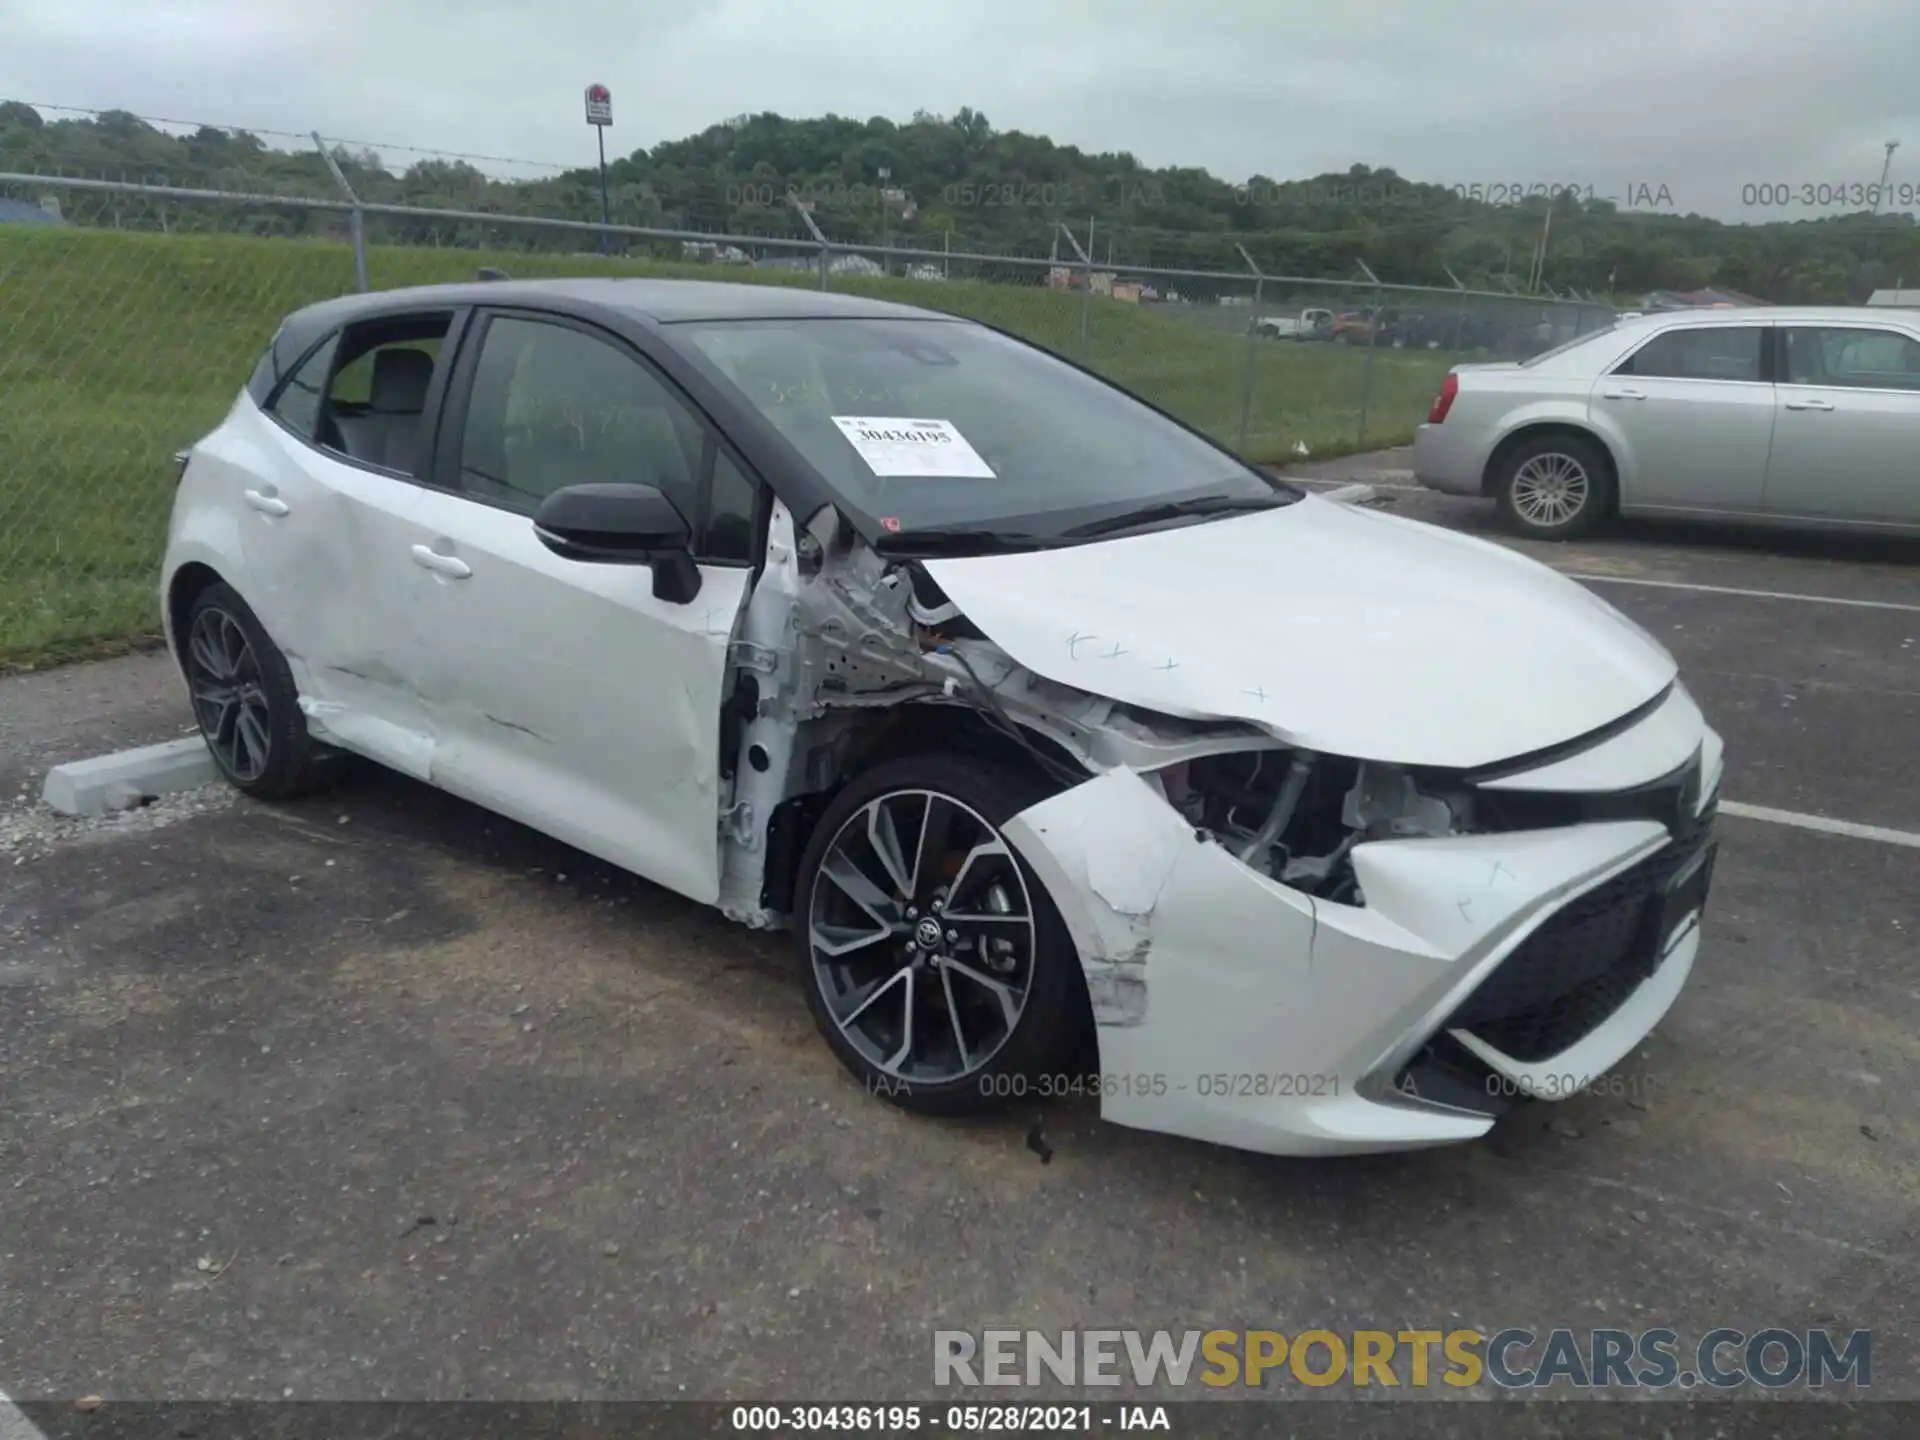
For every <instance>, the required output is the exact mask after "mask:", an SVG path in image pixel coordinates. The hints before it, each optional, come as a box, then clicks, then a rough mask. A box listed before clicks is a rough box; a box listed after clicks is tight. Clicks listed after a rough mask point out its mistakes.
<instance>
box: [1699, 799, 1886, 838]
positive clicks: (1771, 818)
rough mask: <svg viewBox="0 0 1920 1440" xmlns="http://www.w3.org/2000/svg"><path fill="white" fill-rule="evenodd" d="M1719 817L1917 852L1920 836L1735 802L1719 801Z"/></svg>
mask: <svg viewBox="0 0 1920 1440" xmlns="http://www.w3.org/2000/svg"><path fill="white" fill-rule="evenodd" d="M1720 813H1721V814H1722V815H1737V816H1739V817H1740V818H1741V819H1742V820H1764V821H1766V822H1767V823H1768V824H1770V825H1791V826H1793V827H1794V828H1795V829H1797V830H1819V831H1822V832H1823V833H1825V834H1828V835H1846V836H1849V837H1851V838H1852V839H1855V840H1877V841H1879V842H1880V843H1881V844H1882V845H1904V846H1906V847H1907V848H1908V849H1910V850H1920V834H1915V833H1914V832H1913V831H1911V830H1889V829H1888V828H1887V827H1886V826H1884V825H1861V824H1857V823H1856V822H1854V821H1852V820H1829V819H1828V818H1827V817H1826V816H1824V815H1802V814H1801V813H1800V812H1799V811H1797V810H1775V809H1774V808H1773V807H1772V806H1771V805H1743V804H1741V803H1740V802H1739V801H1738V800H1722V801H1721V802H1720Z"/></svg>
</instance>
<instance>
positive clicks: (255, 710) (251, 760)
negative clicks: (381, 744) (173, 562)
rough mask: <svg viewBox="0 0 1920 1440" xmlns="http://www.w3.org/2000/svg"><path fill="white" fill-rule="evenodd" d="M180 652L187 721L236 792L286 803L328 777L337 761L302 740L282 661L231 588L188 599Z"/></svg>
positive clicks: (296, 698) (301, 722)
mask: <svg viewBox="0 0 1920 1440" xmlns="http://www.w3.org/2000/svg"><path fill="white" fill-rule="evenodd" d="M180 652H181V663H182V667H183V668H184V669H185V671H186V676H187V691H188V694H189V696H190V697H191V699H192V701H193V715H194V719H195V720H197V721H198V722H199V724H200V733H201V735H202V736H203V737H205V739H206V742H207V749H208V750H209V751H210V752H212V755H213V762H214V764H215V765H216V766H218V767H219V770H220V773H221V774H222V775H223V776H225V777H226V779H227V781H228V782H229V783H230V784H232V785H233V786H234V787H235V788H236V789H238V790H241V791H243V792H245V793H246V794H248V795H251V796H253V797H254V798H256V799H259V800H287V799H291V798H293V797H294V796H296V795H301V794H305V793H306V792H307V791H309V790H313V789H316V788H318V787H319V786H321V785H323V784H325V783H326V782H327V781H328V780H329V779H331V778H332V775H333V772H334V770H335V768H336V767H337V765H338V763H339V761H340V759H341V757H340V756H339V755H338V754H337V753H336V752H333V751H330V750H327V749H326V748H325V747H323V746H321V745H320V744H318V742H316V741H315V740H314V739H313V737H312V736H310V735H309V734H308V733H307V719H306V716H304V715H303V714H301V713H300V695H299V692H298V690H296V689H295V687H294V683H293V675H292V672H291V671H289V670H288V669H287V660H286V657H285V656H284V655H282V654H281V653H280V650H279V647H277V646H276V645H275V644H274V643H273V641H272V640H271V639H270V638H269V637H268V635H267V632H266V629H265V627H264V626H262V625H261V623H260V620H259V618H258V617H257V616H256V615H255V614H254V613H253V611H252V610H251V609H250V608H249V607H248V605H247V602H246V601H244V600H242V599H241V598H240V596H239V593H238V592H237V591H235V590H234V589H233V587H231V586H230V585H226V584H216V585H209V586H208V587H207V588H206V589H205V590H202V591H201V592H200V593H199V595H197V596H196V597H195V598H194V602H193V604H192V606H191V607H190V608H189V609H188V611H187V620H186V627H185V633H184V635H183V637H182V639H181V642H180Z"/></svg>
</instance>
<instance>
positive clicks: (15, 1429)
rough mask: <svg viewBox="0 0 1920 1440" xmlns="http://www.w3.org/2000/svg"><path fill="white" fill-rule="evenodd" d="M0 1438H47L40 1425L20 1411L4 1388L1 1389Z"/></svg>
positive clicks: (21, 1439) (37, 1439)
mask: <svg viewBox="0 0 1920 1440" xmlns="http://www.w3.org/2000/svg"><path fill="white" fill-rule="evenodd" d="M0 1440H47V1437H46V1436H45V1435H44V1434H43V1433H41V1430H40V1427H39V1426H37V1425H35V1424H34V1423H33V1422H32V1421H31V1420H29V1419H27V1417H26V1416H25V1415H22V1414H21V1413H20V1409H19V1407H18V1406H16V1405H15V1404H14V1403H13V1402H12V1401H11V1400H9V1399H8V1398H7V1394H6V1391H4V1390H0Z"/></svg>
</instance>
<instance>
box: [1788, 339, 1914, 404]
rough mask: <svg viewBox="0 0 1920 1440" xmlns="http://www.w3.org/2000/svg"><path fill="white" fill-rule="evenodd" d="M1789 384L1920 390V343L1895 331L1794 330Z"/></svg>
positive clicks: (1789, 348)
mask: <svg viewBox="0 0 1920 1440" xmlns="http://www.w3.org/2000/svg"><path fill="white" fill-rule="evenodd" d="M1786 381H1787V383H1788V384H1789V385H1838V386H1842V387H1846V388H1851V389H1861V390H1920V341H1915V340H1913V339H1911V338H1910V337H1908V336H1905V335H1896V334H1895V333H1894V332H1892V331H1891V330H1863V329H1852V328H1847V327H1844V326H1837V325H1835V326H1822V327H1813V326H1794V327H1792V328H1790V329H1788V331H1787V374H1786Z"/></svg>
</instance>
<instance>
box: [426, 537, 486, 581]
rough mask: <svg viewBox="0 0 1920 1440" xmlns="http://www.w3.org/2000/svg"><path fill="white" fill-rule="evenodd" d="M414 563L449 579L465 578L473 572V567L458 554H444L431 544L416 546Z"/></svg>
mask: <svg viewBox="0 0 1920 1440" xmlns="http://www.w3.org/2000/svg"><path fill="white" fill-rule="evenodd" d="M413 563H414V564H416V565H419V566H421V567H423V568H424V569H427V570H431V571H433V573H434V574H436V575H444V576H446V577H447V578H448V579H449V580H464V579H466V578H467V577H468V576H469V575H471V574H473V567H472V566H471V565H469V564H467V562H466V561H464V560H462V559H461V558H460V557H459V556H458V555H442V554H441V553H440V552H439V551H438V550H436V549H434V548H433V547H432V546H431V545H416V546H414V547H413Z"/></svg>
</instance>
